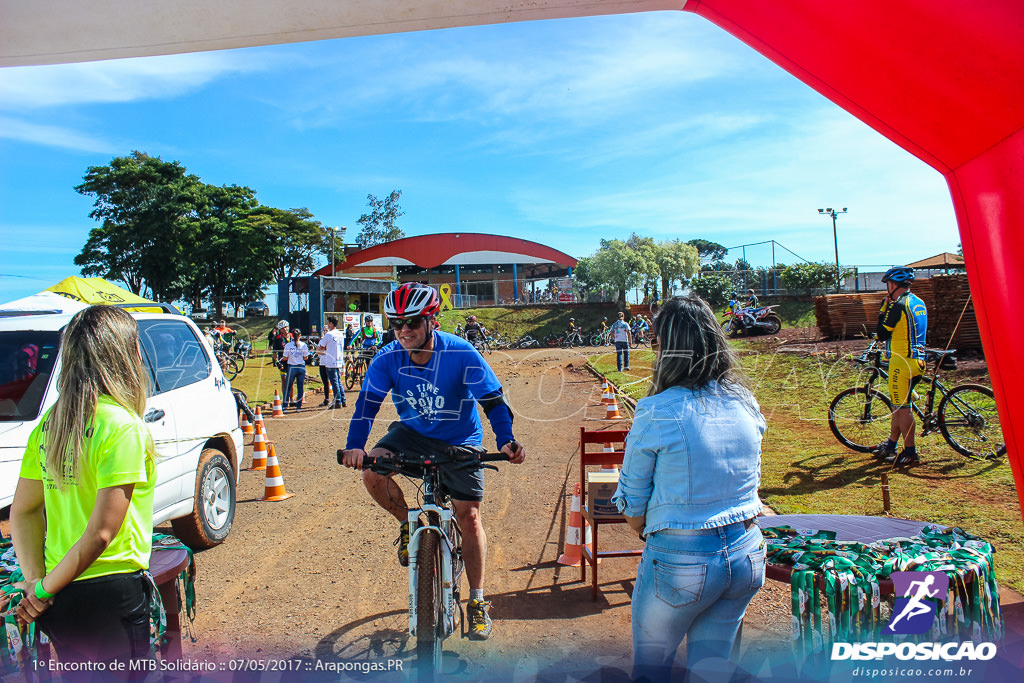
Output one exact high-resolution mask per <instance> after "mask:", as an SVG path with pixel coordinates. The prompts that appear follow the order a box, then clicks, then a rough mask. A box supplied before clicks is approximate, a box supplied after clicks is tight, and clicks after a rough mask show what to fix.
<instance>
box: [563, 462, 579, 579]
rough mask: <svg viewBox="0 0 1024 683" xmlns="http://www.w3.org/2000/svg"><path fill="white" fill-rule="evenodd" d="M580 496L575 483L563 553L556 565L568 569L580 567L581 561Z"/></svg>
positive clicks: (577, 485)
mask: <svg viewBox="0 0 1024 683" xmlns="http://www.w3.org/2000/svg"><path fill="white" fill-rule="evenodd" d="M581 494H582V490H581V489H580V483H579V482H576V488H575V489H574V490H573V492H572V506H571V507H570V508H569V528H568V529H566V531H565V552H564V553H562V556H561V557H559V558H558V564H564V565H566V566H569V567H578V566H580V562H581V560H582V557H581V555H580V551H581V549H582V544H583V514H582V512H581V510H582V508H581V503H580V496H581Z"/></svg>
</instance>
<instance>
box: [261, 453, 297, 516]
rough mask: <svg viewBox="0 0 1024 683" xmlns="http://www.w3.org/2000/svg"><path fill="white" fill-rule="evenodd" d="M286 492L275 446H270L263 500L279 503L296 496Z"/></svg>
mask: <svg viewBox="0 0 1024 683" xmlns="http://www.w3.org/2000/svg"><path fill="white" fill-rule="evenodd" d="M294 495H295V494H294V493H288V492H287V491H285V490H284V477H282V476H281V466H280V465H279V464H278V463H277V451H275V450H274V444H273V443H271V444H270V456H269V457H267V479H266V484H265V485H264V489H263V498H262V500H266V501H275V502H276V501H279V500H287V499H288V498H291V497H292V496H294Z"/></svg>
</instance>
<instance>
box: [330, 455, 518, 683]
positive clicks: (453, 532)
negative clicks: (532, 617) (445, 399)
mask: <svg viewBox="0 0 1024 683" xmlns="http://www.w3.org/2000/svg"><path fill="white" fill-rule="evenodd" d="M513 450H518V446H517V445H515V444H514V445H513ZM343 457H344V451H343V450H339V451H338V464H342V460H343ZM508 459H509V456H508V455H506V454H504V453H487V452H486V449H484V448H483V447H481V446H475V447H474V446H449V447H448V451H447V452H445V453H441V452H439V453H434V454H431V455H429V456H427V457H425V458H423V457H418V456H407V455H406V454H405V453H397V454H395V457H394V458H379V459H377V458H372V457H370V456H365V457H364V458H363V468H364V469H370V470H373V471H374V472H376V473H378V474H382V475H390V474H401V475H404V476H406V477H409V478H412V479H422V481H423V483H422V485H418V488H419V495H418V499H419V506H418V507H417V506H411V507H410V508H409V518H408V519H409V635H410V636H412V637H413V638H415V639H416V668H417V673H418V674H419V680H420V681H429V680H433V679H434V677H435V676H436V675H439V674H440V673H441V650H442V643H443V642H444V640H445V639H446V638H448V636H450V635H452V634H453V633H455V630H456V628H460V629H461V630H462V631H463V632H464V631H465V623H466V620H465V616H464V615H463V612H462V602H461V592H462V573H463V570H464V569H465V564H464V562H463V559H462V532H461V530H460V529H459V523H458V520H457V519H456V518H455V512H454V509H453V507H452V500H451V496H450V495H449V493H448V490H447V489H446V488H445V487H444V484H443V483H442V481H441V473H440V472H441V469H443V468H449V469H450V468H452V467H454V468H456V469H462V468H467V469H474V470H476V469H483V468H487V469H492V470H497V469H498V468H497V467H495V466H494V465H489V464H487V463H490V462H502V461H504V462H507V461H508Z"/></svg>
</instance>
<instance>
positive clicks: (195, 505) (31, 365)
mask: <svg viewBox="0 0 1024 683" xmlns="http://www.w3.org/2000/svg"><path fill="white" fill-rule="evenodd" d="M169 310H173V309H169ZM131 315H132V317H134V318H135V320H136V321H137V322H138V324H139V337H140V340H141V345H142V351H143V353H142V357H143V360H144V361H145V363H146V367H147V368H148V369H149V373H150V396H149V400H148V401H147V402H146V413H145V415H144V416H143V417H144V419H145V421H146V423H147V424H148V426H149V430H150V432H151V433H152V435H153V442H154V444H155V445H156V451H157V462H156V468H157V485H156V491H155V493H154V500H153V518H154V519H153V521H154V524H162V523H164V522H166V521H168V520H170V521H171V524H172V525H173V527H174V532H175V534H176V535H177V536H178V537H179V538H180V539H181V540H183V541H184V542H185V543H187V544H188V545H190V546H191V547H193V548H208V547H210V546H214V545H217V544H218V543H221V542H222V541H224V539H225V538H227V535H228V532H229V531H231V525H232V523H233V521H234V517H235V488H236V485H237V483H238V471H239V464H240V462H241V459H242V455H243V443H242V431H241V429H240V428H239V425H238V406H237V404H236V402H235V398H234V396H233V395H232V393H231V385H230V384H229V383H228V381H227V380H226V379H224V375H223V373H222V372H221V369H220V366H219V365H218V364H217V362H216V361H215V360H214V354H213V350H212V349H211V348H210V347H209V345H208V344H207V343H206V341H205V340H204V337H203V335H202V334H201V333H200V332H199V329H198V328H197V327H196V325H195V323H193V322H192V321H191V320H189V319H188V318H186V317H185V316H183V315H173V314H163V313H135V312H131ZM70 320H71V314H69V313H61V314H56V315H53V314H41V315H19V316H15V317H6V318H0V510H4V509H5V508H6V509H7V510H6V511H5V512H6V513H8V514H9V508H10V505H11V502H12V501H13V500H14V489H15V488H16V486H17V484H18V474H19V471H20V468H21V458H22V455H23V454H24V452H25V446H26V445H27V443H28V438H29V435H30V434H31V433H32V430H33V429H34V428H35V427H36V425H37V424H39V420H40V419H41V418H42V416H43V414H44V413H45V412H46V410H47V409H48V408H49V407H50V406H52V405H53V403H54V401H56V399H57V388H56V380H57V374H58V371H59V369H60V357H59V350H60V332H61V330H62V329H63V328H64V326H65V325H67V323H68V322H69V321H70Z"/></svg>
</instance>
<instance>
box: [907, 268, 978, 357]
mask: <svg viewBox="0 0 1024 683" xmlns="http://www.w3.org/2000/svg"><path fill="white" fill-rule="evenodd" d="M931 281H932V282H933V283H934V302H928V301H925V303H926V304H927V305H928V345H929V346H934V347H936V348H940V349H944V348H946V345H947V344H948V345H949V348H951V349H957V350H958V351H962V350H965V349H975V350H979V351H980V350H981V332H980V331H979V330H978V319H977V318H976V317H975V315H974V299H971V298H970V297H971V290H970V288H969V287H968V285H967V276H966V275H937V276H935V277H933V278H931ZM915 289H916V286H915ZM922 298H923V297H922ZM968 300H970V303H968ZM965 306H966V311H965V310H964V307H965ZM961 314H962V315H963V319H962V320H961V318H960V316H961ZM957 321H960V325H959V327H958V326H957ZM954 329H955V330H956V332H955V333H954ZM951 338H952V341H950V339H951Z"/></svg>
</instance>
